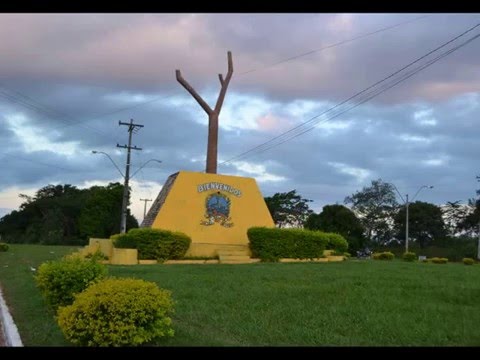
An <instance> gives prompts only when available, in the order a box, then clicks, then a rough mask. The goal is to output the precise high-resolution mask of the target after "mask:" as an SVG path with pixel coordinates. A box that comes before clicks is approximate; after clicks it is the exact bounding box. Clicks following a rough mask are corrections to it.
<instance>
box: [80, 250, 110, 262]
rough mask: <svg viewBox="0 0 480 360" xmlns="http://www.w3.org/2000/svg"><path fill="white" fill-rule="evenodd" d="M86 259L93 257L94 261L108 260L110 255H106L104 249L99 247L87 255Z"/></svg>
mask: <svg viewBox="0 0 480 360" xmlns="http://www.w3.org/2000/svg"><path fill="white" fill-rule="evenodd" d="M85 259H91V260H94V261H101V260H108V256H107V255H105V254H104V253H103V252H102V250H100V249H97V250H96V251H95V252H94V253H89V254H87V255H85Z"/></svg>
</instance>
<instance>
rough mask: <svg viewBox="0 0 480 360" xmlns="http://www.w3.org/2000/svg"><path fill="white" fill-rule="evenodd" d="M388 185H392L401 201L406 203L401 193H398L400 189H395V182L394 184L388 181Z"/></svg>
mask: <svg viewBox="0 0 480 360" xmlns="http://www.w3.org/2000/svg"><path fill="white" fill-rule="evenodd" d="M390 185H392V186H393V188H394V189H395V191H396V192H397V194H398V196H400V199H402V201H403V202H404V203H406V201H405V199H404V198H403V196H402V194H400V191H398V189H397V187H396V186H395V184H394V183H390Z"/></svg>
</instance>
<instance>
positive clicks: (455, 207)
mask: <svg viewBox="0 0 480 360" xmlns="http://www.w3.org/2000/svg"><path fill="white" fill-rule="evenodd" d="M442 212H443V218H444V221H445V227H446V230H447V232H448V235H450V236H457V235H459V234H460V233H462V231H463V229H462V227H463V224H464V223H465V221H466V219H467V217H468V216H469V215H470V214H471V213H472V212H473V209H472V208H471V207H470V206H464V205H462V204H460V201H459V200H458V201H453V202H452V201H448V202H447V204H446V205H445V206H444V207H443V209H442Z"/></svg>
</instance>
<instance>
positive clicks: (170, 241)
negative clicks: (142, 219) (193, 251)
mask: <svg viewBox="0 0 480 360" xmlns="http://www.w3.org/2000/svg"><path fill="white" fill-rule="evenodd" d="M113 236H114V237H115V238H114V240H113V246H115V247H116V248H123V249H137V250H138V258H139V259H140V260H153V259H155V260H159V261H163V260H168V259H181V258H182V257H183V256H185V253H186V252H187V250H188V247H189V246H190V243H191V242H192V241H191V239H190V237H188V236H187V235H185V234H183V233H180V232H173V231H168V230H160V229H151V228H137V229H131V230H130V231H129V232H128V233H127V234H119V235H113Z"/></svg>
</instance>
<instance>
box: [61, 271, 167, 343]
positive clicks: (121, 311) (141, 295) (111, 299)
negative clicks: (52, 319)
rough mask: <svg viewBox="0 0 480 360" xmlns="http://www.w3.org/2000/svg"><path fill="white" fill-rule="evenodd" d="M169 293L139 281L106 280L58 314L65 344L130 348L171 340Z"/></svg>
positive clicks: (87, 290) (147, 282)
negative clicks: (67, 341)
mask: <svg viewBox="0 0 480 360" xmlns="http://www.w3.org/2000/svg"><path fill="white" fill-rule="evenodd" d="M171 313H173V301H172V299H171V295H170V292H169V291H167V290H163V289H160V288H158V286H157V285H156V284H155V283H153V282H149V281H145V280H140V279H113V278H111V279H105V280H102V281H101V282H99V283H97V284H94V285H92V286H90V287H89V288H88V289H86V290H85V291H84V292H82V293H80V294H78V295H77V296H76V297H75V301H74V303H73V304H72V305H69V306H66V307H61V308H60V309H59V310H58V325H59V326H60V329H61V330H62V331H63V333H64V335H65V337H66V338H67V340H69V341H71V342H72V343H73V344H76V345H81V346H122V345H125V346H131V345H140V344H143V343H149V342H152V341H153V340H156V339H159V338H161V337H165V336H173V334H174V331H173V329H172V328H171V322H172V321H171V318H170V317H169V316H170V314H171Z"/></svg>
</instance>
